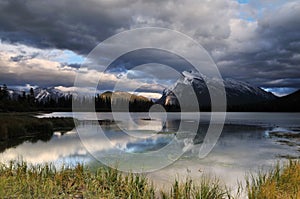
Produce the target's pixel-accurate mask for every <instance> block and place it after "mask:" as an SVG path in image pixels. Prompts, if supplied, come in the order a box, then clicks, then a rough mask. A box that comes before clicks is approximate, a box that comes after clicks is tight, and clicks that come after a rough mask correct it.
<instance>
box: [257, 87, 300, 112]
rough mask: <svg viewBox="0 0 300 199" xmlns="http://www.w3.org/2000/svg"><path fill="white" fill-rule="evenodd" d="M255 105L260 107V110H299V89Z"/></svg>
mask: <svg viewBox="0 0 300 199" xmlns="http://www.w3.org/2000/svg"><path fill="white" fill-rule="evenodd" d="M257 106H258V107H261V110H266V111H278V112H283V111H285V112H300V90H298V91H296V92H294V93H291V94H289V95H286V96H283V97H280V98H278V99H276V100H273V101H271V102H268V103H266V102H265V103H261V104H258V105H257Z"/></svg>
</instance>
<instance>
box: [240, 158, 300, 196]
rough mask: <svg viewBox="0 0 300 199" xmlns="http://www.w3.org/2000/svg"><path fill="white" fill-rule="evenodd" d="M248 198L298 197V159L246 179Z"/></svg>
mask: <svg viewBox="0 0 300 199" xmlns="http://www.w3.org/2000/svg"><path fill="white" fill-rule="evenodd" d="M246 184H247V191H248V198H249V199H260V198H266V199H268V198H270V199H277V198H278V199H287V198H290V199H293V198H295V199H296V198H300V161H296V160H294V161H292V160H290V162H289V163H288V164H286V165H284V166H283V167H282V168H280V166H279V165H277V166H276V167H275V168H274V169H273V170H271V171H269V172H268V173H262V172H260V173H259V174H258V176H252V177H251V178H249V179H247V183H246Z"/></svg>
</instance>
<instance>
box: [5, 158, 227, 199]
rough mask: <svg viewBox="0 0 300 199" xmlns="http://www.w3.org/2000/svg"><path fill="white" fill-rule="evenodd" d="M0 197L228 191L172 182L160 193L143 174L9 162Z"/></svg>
mask: <svg viewBox="0 0 300 199" xmlns="http://www.w3.org/2000/svg"><path fill="white" fill-rule="evenodd" d="M0 195H1V197H3V198H19V197H20V196H21V197H23V198H204V199H205V198H210V199H211V198H216V199H218V198H220V199H221V198H225V197H228V196H229V192H228V191H227V190H226V189H225V188H224V187H222V186H221V185H220V183H219V182H218V181H217V180H209V179H205V180H202V181H201V183H200V184H199V185H197V184H195V183H193V182H192V180H187V181H186V182H184V183H179V182H178V181H175V182H174V184H173V186H172V188H171V190H169V191H160V190H157V189H155V188H154V186H153V184H151V183H150V181H149V180H148V179H147V178H146V177H145V176H143V175H138V174H122V173H121V172H119V171H117V170H115V169H111V168H104V167H100V168H98V170H97V171H93V172H92V171H90V170H89V169H88V168H87V167H84V166H83V165H77V166H76V167H75V168H73V169H70V168H66V167H63V168H61V169H59V171H58V170H56V168H55V167H53V166H51V165H43V166H29V165H28V164H26V163H24V162H22V163H14V162H11V163H10V164H9V165H0Z"/></svg>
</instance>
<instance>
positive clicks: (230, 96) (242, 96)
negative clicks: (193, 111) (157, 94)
mask: <svg viewBox="0 0 300 199" xmlns="http://www.w3.org/2000/svg"><path fill="white" fill-rule="evenodd" d="M221 81H223V84H224V86H225V90H226V97H227V105H228V106H229V107H230V106H239V105H245V104H253V103H259V102H263V101H271V100H275V99H277V98H278V97H276V96H275V95H273V94H272V93H270V92H266V91H264V90H263V89H261V88H258V87H255V86H252V85H250V84H248V83H245V82H241V81H236V80H233V79H225V80H221V79H217V78H209V77H206V76H204V75H201V74H199V73H195V72H187V71H184V72H183V73H182V77H181V78H180V79H179V80H178V81H177V82H176V83H175V84H174V85H173V86H171V87H170V88H169V89H167V90H165V91H164V92H163V95H162V97H161V99H159V100H158V103H160V104H164V105H176V104H177V103H178V101H177V98H176V96H175V95H174V93H177V94H179V95H184V96H185V98H187V99H188V98H189V97H188V96H191V95H192V92H195V94H196V96H197V99H198V102H199V105H200V107H203V106H204V107H209V106H210V94H209V90H208V88H207V86H206V82H208V83H209V85H210V86H211V88H212V91H213V92H212V95H214V93H218V92H221V90H220V89H219V87H218V85H220V83H222V82H221ZM191 87H192V88H193V90H191V89H188V88H191Z"/></svg>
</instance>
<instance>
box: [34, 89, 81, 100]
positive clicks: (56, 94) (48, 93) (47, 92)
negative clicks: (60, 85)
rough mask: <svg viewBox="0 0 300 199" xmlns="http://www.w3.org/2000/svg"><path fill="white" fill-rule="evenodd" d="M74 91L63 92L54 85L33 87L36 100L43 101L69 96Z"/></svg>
mask: <svg viewBox="0 0 300 199" xmlns="http://www.w3.org/2000/svg"><path fill="white" fill-rule="evenodd" d="M74 94H75V93H74V92H73V93H71V92H63V91H61V90H59V89H56V88H54V87H48V88H36V89H34V98H35V99H36V100H37V101H38V102H45V101H48V100H49V99H53V100H55V101H57V100H58V99H59V98H62V97H63V98H71V97H72V96H73V95H74ZM75 95H76V94H75Z"/></svg>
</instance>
